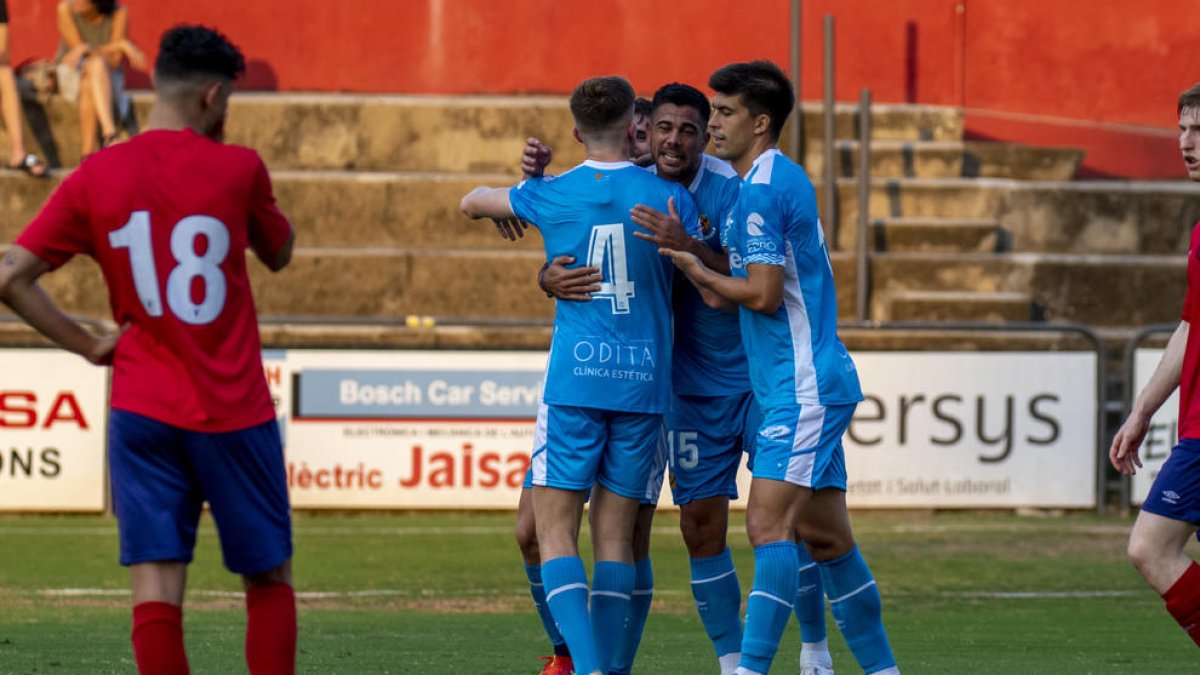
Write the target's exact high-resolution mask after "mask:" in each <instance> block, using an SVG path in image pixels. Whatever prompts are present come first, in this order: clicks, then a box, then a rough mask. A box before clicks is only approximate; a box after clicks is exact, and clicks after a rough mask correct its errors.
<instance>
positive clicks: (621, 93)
mask: <svg viewBox="0 0 1200 675" xmlns="http://www.w3.org/2000/svg"><path fill="white" fill-rule="evenodd" d="M632 112H633V87H632V86H631V85H630V84H629V80H626V79H625V78H623V77H620V76H617V75H612V76H609V77H593V78H591V79H588V80H584V81H583V82H580V83H579V86H578V87H575V91H574V92H572V93H571V115H572V116H573V117H574V118H575V126H576V127H578V128H579V130H580V131H581V132H585V133H590V134H595V133H603V132H606V131H611V130H612V127H613V126H614V125H616V124H617V123H618V122H620V121H621V120H622V119H627V118H628V116H629V115H631V114H632Z"/></svg>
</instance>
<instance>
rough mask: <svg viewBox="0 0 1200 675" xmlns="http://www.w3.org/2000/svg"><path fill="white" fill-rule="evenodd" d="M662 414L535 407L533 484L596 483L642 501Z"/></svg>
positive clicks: (577, 486) (575, 486)
mask: <svg viewBox="0 0 1200 675" xmlns="http://www.w3.org/2000/svg"><path fill="white" fill-rule="evenodd" d="M661 430H662V415H658V414H650V413H630V412H618V411H614V410H600V409H598V408H581V407H576V406H563V405H548V404H545V403H543V404H542V405H541V406H539V408H538V419H537V427H536V429H535V430H534V436H533V456H532V457H531V458H530V467H529V468H530V470H531V471H532V472H533V484H534V485H536V486H542V487H552V488H558V489H560V490H587V489H589V488H591V487H592V486H593V485H595V484H600V485H603V486H604V487H605V488H606V489H608V490H609V491H611V492H615V493H617V494H619V495H621V496H622V497H628V498H630V499H638V500H640V499H642V497H643V496H644V495H645V494H646V483H647V481H648V480H649V478H650V472H651V471H652V470H653V467H654V462H655V457H656V455H657V454H658V437H659V435H660V434H661Z"/></svg>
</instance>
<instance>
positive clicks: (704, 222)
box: [700, 213, 712, 234]
mask: <svg viewBox="0 0 1200 675" xmlns="http://www.w3.org/2000/svg"><path fill="white" fill-rule="evenodd" d="M711 229H712V223H710V222H708V214H706V213H702V214H700V233H701V234H708V231H709V230H711Z"/></svg>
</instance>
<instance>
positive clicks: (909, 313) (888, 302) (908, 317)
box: [872, 291, 1041, 322]
mask: <svg viewBox="0 0 1200 675" xmlns="http://www.w3.org/2000/svg"><path fill="white" fill-rule="evenodd" d="M872 310H873V314H874V316H873V317H872V318H873V319H875V320H877V321H989V322H1005V321H1013V322H1016V321H1036V320H1039V319H1040V318H1041V317H1040V313H1039V312H1038V310H1037V308H1035V307H1034V305H1033V302H1032V299H1031V298H1030V296H1029V294H1028V293H1020V292H1012V291H1007V292H1006V291H993V292H977V291H891V292H887V293H881V294H880V295H879V296H876V297H875V298H873V301H872Z"/></svg>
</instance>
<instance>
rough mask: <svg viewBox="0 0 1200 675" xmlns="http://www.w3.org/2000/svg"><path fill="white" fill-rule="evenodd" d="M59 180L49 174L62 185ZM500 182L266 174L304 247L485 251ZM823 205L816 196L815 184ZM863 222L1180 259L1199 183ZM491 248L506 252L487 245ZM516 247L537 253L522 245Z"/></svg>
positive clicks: (889, 197)
mask: <svg viewBox="0 0 1200 675" xmlns="http://www.w3.org/2000/svg"><path fill="white" fill-rule="evenodd" d="M62 175H63V174H62V173H59V176H60V177H61V176H62ZM508 180H509V179H508V177H506V176H505V175H502V174H446V173H360V172H288V171H280V172H276V174H275V178H274V182H275V188H276V192H277V196H278V199H279V204H280V206H281V207H282V209H283V210H284V212H285V213H286V214H288V216H289V217H290V218H291V219H292V220H293V221H294V222H295V224H296V226H297V228H298V230H299V231H300V235H301V241H300V245H302V246H368V245H384V246H413V245H424V244H430V245H462V246H491V245H492V240H493V238H494V234H493V229H494V228H492V226H491V225H490V224H488V223H486V222H484V223H473V222H471V221H468V220H466V219H465V218H464V217H463V216H462V215H461V214H460V213H459V211H458V202H459V199H460V198H461V197H462V195H463V194H465V193H466V192H467V191H468V190H470V189H471V188H472V187H475V186H476V185H480V184H492V185H504V184H507V181H508ZM52 189H53V185H52V181H39V180H34V179H31V178H29V177H27V176H25V175H23V174H20V173H18V172H12V171H0V241H5V242H7V241H11V240H12V239H13V238H14V237H15V236H16V233H17V232H19V231H20V229H21V228H22V227H24V225H25V224H26V223H27V222H29V220H30V219H32V218H33V216H34V215H35V214H36V213H37V209H38V208H39V207H40V205H41V204H42V202H43V201H44V200H45V199H46V197H48V196H49V194H50V192H51V190H52ZM856 189H857V186H856V183H855V182H854V181H853V180H841V181H838V193H839V202H838V211H839V213H840V218H839V226H838V228H837V237H836V246H835V247H834V248H835V250H845V251H851V250H853V248H854V240H855V235H856V220H857V209H858V199H857V194H856ZM817 190H818V196H819V198H822V199H823V193H824V190H823V187H822V186H821V185H820V184H818V185H817ZM870 217H871V219H872V220H873V221H874V220H878V219H891V218H949V219H970V220H982V219H994V220H996V221H997V222H998V223H999V225H1000V227H1001V228H1002V229H1003V230H1004V231H1005V232H1007V233H1009V234H1011V240H1010V243H1011V250H1013V251H1017V252H1022V251H1026V252H1035V251H1042V252H1058V253H1079V254H1093V253H1104V254H1179V253H1183V252H1185V251H1186V250H1187V243H1188V238H1189V234H1190V232H1191V228H1192V225H1193V224H1194V223H1195V222H1196V221H1197V220H1200V186H1197V185H1194V184H1190V183H1174V182H1118V181H1096V182H1029V181H1014V180H1002V179H974V180H972V179H954V180H927V179H908V180H877V181H873V183H872V201H871V211H870ZM495 243H496V244H498V245H509V244H507V242H503V241H501V240H500V239H499V238H498V237H497V238H495ZM520 245H521V246H529V247H532V248H536V246H537V245H536V244H535V243H532V242H529V241H527V242H524V243H522V244H520Z"/></svg>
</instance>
